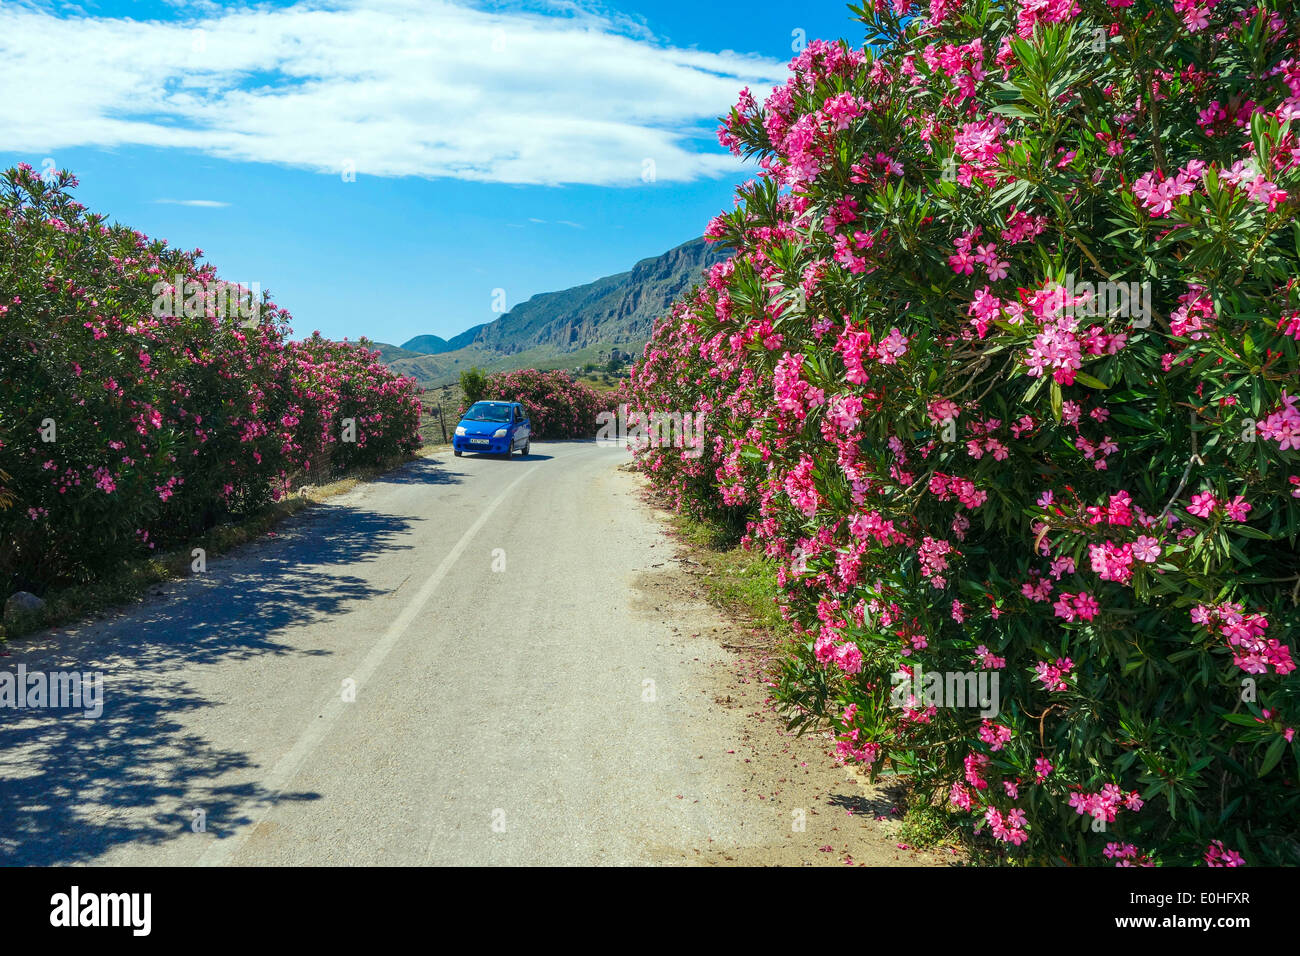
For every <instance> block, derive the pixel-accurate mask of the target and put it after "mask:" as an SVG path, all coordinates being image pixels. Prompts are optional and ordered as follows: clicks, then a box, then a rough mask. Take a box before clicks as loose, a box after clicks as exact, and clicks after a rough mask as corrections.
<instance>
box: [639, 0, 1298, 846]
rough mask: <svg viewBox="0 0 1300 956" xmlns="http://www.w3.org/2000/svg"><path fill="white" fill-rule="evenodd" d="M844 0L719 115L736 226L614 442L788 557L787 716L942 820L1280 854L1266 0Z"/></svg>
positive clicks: (1282, 229)
mask: <svg viewBox="0 0 1300 956" xmlns="http://www.w3.org/2000/svg"><path fill="white" fill-rule="evenodd" d="M857 12H858V14H859V16H860V19H861V22H862V24H863V25H864V26H865V28H866V39H867V45H865V46H863V47H853V46H850V45H849V44H847V43H845V42H843V41H841V42H837V43H824V42H815V43H812V44H810V45H809V46H808V47H807V48H806V49H805V50H804V51H802V52H801V53H800V54H799V55H798V56H797V57H796V58H795V59H794V61H793V62H792V64H791V76H790V78H789V81H788V82H787V83H785V84H784V85H783V86H781V87H779V88H777V89H776V90H775V91H774V92H772V93H771V95H770V96H768V97H767V98H766V99H765V101H764V102H762V103H761V104H760V103H759V102H757V101H756V100H755V98H754V97H752V96H751V95H750V94H749V93H748V91H745V92H743V93H742V94H741V97H740V100H739V102H738V104H737V105H736V107H735V108H734V109H733V110H732V112H731V113H730V115H729V116H728V117H727V118H726V119H725V120H724V123H723V127H722V129H721V130H720V134H719V135H720V139H721V140H722V142H723V143H724V145H727V146H728V147H730V148H731V149H732V150H733V152H735V153H736V154H738V155H743V156H747V157H751V158H754V159H757V160H758V162H759V164H760V166H761V174H760V175H759V176H758V177H757V179H756V180H755V181H752V182H749V183H746V184H745V185H744V186H742V187H741V188H740V189H739V190H738V193H737V203H736V208H735V209H734V210H733V211H730V212H727V213H725V214H722V215H720V216H718V217H717V218H716V219H715V220H714V221H713V222H712V223H711V224H710V226H709V228H708V230H707V233H706V234H707V235H708V236H710V237H711V238H713V239H715V240H716V241H719V242H722V243H725V244H727V245H728V246H729V247H730V248H732V249H733V250H734V255H733V256H732V258H730V259H729V260H728V261H726V262H725V263H722V264H719V265H717V266H714V267H713V268H712V270H711V271H710V273H709V276H708V282H707V284H706V285H705V286H703V287H701V288H698V289H696V290H693V291H692V292H691V294H690V295H688V296H686V297H685V298H684V299H683V300H682V301H681V302H679V303H678V304H677V306H676V307H675V308H674V309H673V311H672V313H671V314H670V315H668V316H666V317H665V318H664V319H662V320H661V322H660V323H659V324H658V325H657V327H656V330H655V334H654V338H653V339H652V341H651V342H650V343H649V344H648V345H647V346H646V350H645V353H644V355H643V357H642V359H641V361H640V362H639V363H638V365H637V367H636V369H635V371H634V380H633V394H634V398H633V401H634V403H636V404H638V405H639V406H640V407H642V408H644V409H646V410H656V409H658V410H665V411H676V412H679V413H683V414H684V413H688V412H691V411H702V412H704V413H705V433H706V435H707V437H708V441H707V447H706V450H705V454H704V455H703V456H700V457H698V458H691V457H689V456H688V455H686V454H685V453H684V451H683V450H682V449H679V448H666V447H658V448H647V449H644V450H643V451H642V452H641V453H640V458H639V460H640V464H641V466H642V467H643V468H644V469H645V470H646V471H647V472H648V473H649V474H651V475H652V476H653V478H654V480H655V481H656V482H657V483H658V484H659V486H660V487H661V488H662V489H663V490H664V491H665V492H666V493H667V494H669V495H670V496H672V497H673V498H675V499H676V501H677V502H678V504H679V507H682V508H683V509H686V510H691V511H692V512H695V513H697V514H702V515H705V516H708V515H714V516H716V515H719V514H723V515H725V514H733V515H734V514H735V513H736V512H737V511H739V512H740V513H741V514H742V515H743V516H744V517H745V518H747V520H748V534H747V539H746V540H747V543H748V544H749V545H750V546H752V547H757V548H762V549H764V550H765V551H766V553H767V554H769V555H771V556H773V557H775V558H777V559H779V560H780V561H781V562H782V568H781V572H780V589H781V595H780V602H781V607H782V613H783V614H784V615H785V616H786V617H787V618H788V619H789V620H790V621H791V623H792V625H793V626H794V627H795V628H796V630H797V632H798V633H799V634H800V635H801V636H802V643H801V644H800V645H799V648H798V650H797V652H795V653H792V654H791V655H790V656H789V657H788V658H786V659H784V660H783V661H782V662H781V665H780V668H779V673H778V674H777V676H776V678H775V682H776V693H777V697H778V699H779V701H780V702H781V703H782V704H783V705H784V706H785V707H786V708H788V710H789V711H790V713H791V715H792V716H791V723H792V726H795V727H800V728H812V727H824V728H829V729H830V730H831V731H832V732H833V733H834V735H835V738H836V740H837V747H838V751H839V754H840V756H841V757H842V759H844V760H846V761H852V762H855V763H858V764H861V765H864V766H866V767H869V768H870V770H871V771H872V773H882V772H883V773H900V774H905V775H907V776H908V777H909V778H910V779H911V780H912V781H913V782H914V784H915V785H916V787H917V789H918V791H919V792H920V793H922V794H927V795H930V796H931V797H932V798H933V799H934V800H935V801H936V802H941V803H942V804H943V805H944V806H945V807H946V808H947V810H948V811H949V812H951V813H952V814H953V815H954V816H955V818H956V819H958V820H961V821H963V823H964V825H965V826H966V827H967V828H968V829H969V831H970V835H971V839H972V845H973V846H975V847H980V848H984V849H985V850H986V851H987V852H989V853H991V854H993V855H994V856H996V857H999V858H1003V859H1006V860H1009V861H1024V862H1035V863H1043V862H1064V863H1070V864H1098V863H1109V862H1113V863H1116V864H1119V865H1140V864H1157V865H1159V864H1165V865H1187V864H1195V863H1201V862H1204V863H1208V864H1209V865H1216V866H1217V865H1239V864H1241V863H1243V862H1252V863H1296V862H1300V852H1298V849H1297V846H1298V844H1297V830H1298V829H1300V824H1298V823H1297V821H1300V794H1298V792H1297V776H1298V771H1297V760H1298V758H1300V742H1297V741H1295V740H1294V728H1295V727H1296V726H1297V724H1300V700H1298V699H1297V678H1296V675H1295V664H1294V662H1293V659H1292V647H1291V643H1292V637H1291V635H1292V634H1294V633H1295V628H1296V626H1297V624H1300V610H1298V609H1297V604H1298V602H1300V561H1298V560H1297V552H1296V534H1297V530H1300V502H1297V500H1296V499H1297V497H1300V464H1298V462H1300V455H1298V450H1300V408H1297V407H1296V401H1297V396H1298V395H1300V391H1298V389H1300V382H1297V355H1298V349H1300V341H1298V340H1300V288H1297V266H1298V265H1300V226H1297V223H1296V210H1297V193H1298V192H1300V171H1298V167H1300V144H1298V143H1297V139H1296V135H1295V132H1294V131H1293V130H1292V129H1291V126H1290V124H1291V122H1292V121H1294V120H1295V119H1297V118H1300V53H1298V52H1297V33H1296V22H1295V18H1294V11H1293V10H1292V7H1291V5H1290V4H1289V3H1285V4H1283V3H1269V2H1263V3H1237V2H1227V0H1221V2H1213V0H1174V2H1173V3H1169V2H1168V0H1131V2H1130V0H1077V2H1076V0H1022V2H1014V0H1012V2H1007V0H965V2H962V0H931V2H930V3H928V4H926V5H921V4H917V3H913V2H910V0H875V2H874V3H867V4H866V5H865V6H863V7H861V8H858V10H857ZM927 675H928V677H927ZM935 675H938V677H939V678H940V680H939V682H938V683H936V682H935V681H934V678H935ZM945 675H951V677H953V678H955V680H953V679H945ZM967 675H969V677H970V678H971V681H972V683H973V684H974V683H975V682H977V681H978V680H979V679H980V678H981V677H982V678H984V679H985V680H988V683H987V684H985V685H984V686H985V687H986V688H988V687H992V686H994V685H993V684H992V681H991V680H989V678H992V677H993V676H995V675H996V677H997V678H998V682H997V684H996V687H997V692H996V693H995V694H993V695H991V699H990V700H986V701H982V702H977V701H975V700H970V699H966V700H962V699H961V698H960V697H959V696H958V695H956V694H955V693H954V691H956V690H961V689H964V688H965V687H966V686H967V685H966V684H964V683H963V681H964V680H965V677H966V676H967ZM914 679H915V680H914ZM981 704H992V705H993V706H981Z"/></svg>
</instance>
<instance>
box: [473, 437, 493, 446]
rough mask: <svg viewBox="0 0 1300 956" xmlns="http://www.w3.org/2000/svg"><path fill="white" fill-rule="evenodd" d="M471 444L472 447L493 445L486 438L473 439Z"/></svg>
mask: <svg viewBox="0 0 1300 956" xmlns="http://www.w3.org/2000/svg"><path fill="white" fill-rule="evenodd" d="M469 443H470V444H471V445H490V444H492V443H491V442H490V441H488V440H487V439H486V438H471V439H470V440H469Z"/></svg>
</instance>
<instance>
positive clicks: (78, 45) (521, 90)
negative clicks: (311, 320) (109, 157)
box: [0, 0, 784, 185]
mask: <svg viewBox="0 0 1300 956" xmlns="http://www.w3.org/2000/svg"><path fill="white" fill-rule="evenodd" d="M561 9H564V8H561ZM565 13H566V14H567V15H565V16H545V15H542V14H536V13H526V12H518V11H516V12H504V13H503V12H490V11H486V10H480V9H475V8H472V7H468V6H464V5H460V4H456V3H452V2H448V0H335V2H323V0H302V2H299V3H296V4H294V5H292V6H289V7H281V8H267V7H249V8H241V9H229V10H223V11H221V12H219V13H212V14H210V15H208V16H205V17H203V18H201V19H194V20H183V21H166V22H161V21H150V22H139V21H132V20H125V19H104V18H77V19H67V18H59V17H55V16H52V15H50V14H48V13H44V12H39V11H36V10H33V9H21V8H15V7H12V6H10V7H7V8H0V89H5V90H9V91H11V94H12V93H13V92H15V91H19V90H25V91H27V92H26V94H25V95H9V96H5V97H3V98H0V130H3V131H4V132H3V134H0V135H2V136H3V145H4V146H5V147H6V148H7V149H10V150H13V151H30V152H33V153H40V154H42V155H47V154H49V153H51V152H53V151H55V150H57V149H60V148H64V147H74V146H99V147H121V146H131V145H142V146H156V147H173V148H184V149H191V150H198V151H200V152H203V153H206V154H209V155H212V156H216V157H220V158H223V159H230V160H235V161H247V162H263V163H273V164H278V165H284V166H293V167H299V168H307V169H312V170H317V171H319V172H322V173H332V174H334V175H338V174H339V173H340V172H341V171H342V170H343V169H344V167H345V164H346V163H348V162H351V163H354V164H355V169H356V172H357V175H358V176H365V175H369V176H426V177H440V176H450V177H456V178H460V179H472V180H482V181H489V182H505V183H541V184H562V183H590V184H627V185H633V184H637V183H640V181H641V179H640V177H641V172H642V169H643V166H642V164H643V161H644V160H645V159H653V160H654V164H655V172H656V178H657V179H659V180H664V181H685V180H693V179H698V178H700V177H703V176H712V175H718V174H721V173H723V172H727V171H730V170H734V169H736V168H738V161H737V160H735V159H734V158H733V157H731V156H729V155H727V154H723V153H718V152H716V151H713V150H712V148H711V147H709V148H708V150H709V151H702V150H703V149H704V148H703V147H701V146H700V143H699V140H698V136H699V132H700V129H701V124H707V130H708V133H709V139H710V140H712V135H711V134H712V126H713V123H712V120H713V118H714V117H716V116H718V115H721V114H723V113H725V112H726V111H727V109H728V108H729V107H730V106H731V104H732V103H734V102H735V99H736V94H737V92H738V91H739V89H740V87H742V86H746V85H748V86H749V87H750V88H751V89H752V90H753V91H754V92H755V94H756V95H761V94H763V93H765V92H766V91H767V90H768V89H769V88H770V87H771V85H772V84H773V83H776V82H780V81H781V80H782V79H783V77H784V67H783V66H782V65H781V64H779V63H777V62H775V61H771V60H766V59H763V58H759V57H755V56H749V55H744V54H738V53H732V52H724V53H709V52H703V51H699V50H689V49H677V48H673V47H669V46H666V45H663V44H661V43H658V42H656V41H655V40H654V39H653V38H651V37H648V36H647V35H646V33H645V31H644V29H641V28H638V27H637V26H636V25H635V24H631V23H630V22H628V21H625V20H623V19H611V18H609V17H602V16H597V15H594V14H591V13H587V12H583V11H581V10H579V9H577V8H570V9H565Z"/></svg>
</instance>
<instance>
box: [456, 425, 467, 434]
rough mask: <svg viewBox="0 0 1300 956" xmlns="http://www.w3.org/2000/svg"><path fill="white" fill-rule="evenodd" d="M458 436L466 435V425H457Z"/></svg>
mask: <svg viewBox="0 0 1300 956" xmlns="http://www.w3.org/2000/svg"><path fill="white" fill-rule="evenodd" d="M456 434H457V435H464V434H465V426H464V425H457V426H456Z"/></svg>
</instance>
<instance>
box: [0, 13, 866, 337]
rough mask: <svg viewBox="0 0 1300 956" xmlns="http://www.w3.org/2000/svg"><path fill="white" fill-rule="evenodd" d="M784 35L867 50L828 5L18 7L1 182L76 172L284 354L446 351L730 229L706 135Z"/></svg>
mask: <svg viewBox="0 0 1300 956" xmlns="http://www.w3.org/2000/svg"><path fill="white" fill-rule="evenodd" d="M797 30H799V31H803V33H802V35H803V36H806V37H807V38H808V39H812V38H816V37H821V38H827V39H831V38H835V37H839V36H846V37H848V38H849V39H850V40H852V41H853V42H855V43H860V42H861V34H860V31H859V30H858V29H857V24H856V23H855V22H854V21H852V20H851V19H850V16H849V14H848V11H847V7H846V6H845V5H844V4H842V3H840V2H824V3H810V4H805V5H803V6H802V7H801V8H800V9H798V10H795V9H794V8H793V5H785V4H781V5H776V4H770V5H764V4H754V3H752V2H749V3H740V2H730V0H709V2H678V0H671V2H668V0H658V2H641V0H637V2H626V0H624V2H618V3H617V4H615V5H595V4H591V3H586V2H582V3H573V2H567V0H562V2H549V0H548V2H534V3H508V4H503V3H452V2H447V0H331V2H287V0H284V2H276V3H263V4H253V5H250V4H243V3H210V2H200V3H184V4H183V3H168V2H157V0H154V2H140V3H130V2H126V3H123V2H113V3H93V2H85V3H80V4H70V3H61V2H49V3H47V2H21V0H20V2H13V0H7V2H5V3H4V4H3V5H0V89H4V90H6V91H7V92H8V94H9V95H7V96H6V97H4V98H2V99H0V163H2V164H3V165H4V166H10V165H13V164H14V163H17V162H29V163H31V164H32V165H33V166H35V167H36V168H38V169H40V168H41V167H42V166H43V165H48V162H47V161H53V163H54V164H55V165H57V166H58V167H59V168H67V169H71V170H72V171H73V172H75V173H76V174H77V175H78V176H79V177H80V179H81V186H80V188H79V190H78V191H77V195H78V198H79V199H80V200H81V201H82V202H84V203H86V204H87V205H88V206H90V207H91V208H92V209H94V210H96V211H99V212H105V213H107V214H109V216H110V217H112V218H114V219H117V220H119V221H121V222H123V223H126V224H128V225H130V226H132V227H134V228H137V229H140V230H142V231H144V232H146V233H148V234H149V235H152V236H160V237H165V238H167V239H168V240H170V241H171V243H172V244H173V245H174V246H179V247H182V248H187V249H189V248H194V247H199V248H201V249H203V250H204V253H205V255H206V257H207V258H208V259H209V260H210V261H212V262H214V263H215V264H216V265H217V267H218V270H219V272H220V274H221V275H222V276H223V277H224V278H227V279H230V280H233V281H241V282H248V283H253V282H256V283H258V284H259V285H260V286H261V287H262V288H266V289H270V290H271V291H272V293H273V295H274V297H275V300H276V301H277V302H278V303H279V304H280V305H283V306H285V307H286V308H288V309H289V310H290V311H291V312H292V313H293V316H294V321H293V326H294V330H295V333H296V334H299V335H302V334H307V333H309V332H311V331H312V330H314V329H319V330H320V331H321V332H323V333H324V334H326V335H329V336H332V337H336V338H343V337H345V336H347V337H351V338H356V337H358V336H360V335H366V336H369V337H371V338H373V339H376V340H378V341H387V342H395V343H400V342H403V341H405V340H407V339H408V338H410V337H412V336H414V335H417V334H422V333H434V334H438V335H443V336H450V335H454V334H455V333H457V332H460V331H462V330H464V329H466V328H468V327H469V326H471V325H474V324H477V323H479V322H484V321H488V320H490V319H492V318H493V312H492V308H491V306H492V301H493V294H494V290H497V289H502V290H504V293H505V302H506V306H507V308H509V307H511V306H513V305H515V304H517V303H519V302H521V301H523V300H524V299H527V298H528V297H529V296H531V295H533V294H535V293H537V292H546V291H551V290H554V289H562V288H567V287H569V286H572V285H577V284H579V283H582V282H587V281H590V280H592V279H595V278H597V277H599V276H602V275H608V274H610V273H613V272H619V271H622V270H624V269H627V268H629V267H630V266H631V265H632V264H633V263H634V262H636V261H637V260H638V259H642V258H645V257H647V256H653V255H657V254H659V253H661V252H664V251H665V250H667V249H669V248H671V247H672V246H674V245H677V244H678V243H681V242H684V241H686V240H688V239H690V238H692V237H693V236H696V235H699V234H700V233H701V232H702V231H703V228H704V226H705V224H706V223H707V221H708V219H709V218H710V217H711V216H713V215H714V214H715V213H716V212H718V211H719V210H721V209H725V208H730V207H731V205H732V202H731V193H732V189H733V188H734V186H735V184H736V183H738V182H740V181H742V180H743V179H745V178H748V175H749V174H747V173H746V172H745V170H744V169H743V168H742V167H740V166H739V165H738V163H737V162H736V161H734V160H733V159H731V157H729V155H728V154H727V153H726V152H725V151H723V150H722V149H721V148H720V147H719V146H718V145H717V141H716V139H715V137H714V129H715V125H716V124H715V122H714V117H716V116H717V115H719V114H721V113H723V112H725V111H726V109H727V108H728V107H730V105H731V104H732V103H733V102H734V101H735V96H736V93H737V92H738V91H739V89H740V87H741V86H745V85H748V86H750V87H751V89H753V90H754V91H755V92H756V93H760V92H766V89H767V88H769V87H770V86H771V85H772V84H774V83H778V82H781V81H783V79H784V76H785V64H786V63H787V62H788V60H789V59H790V57H791V55H792V44H793V43H794V41H795V39H796V34H795V31H797ZM647 160H649V161H651V162H652V163H653V167H651V166H649V165H648V164H647ZM348 169H355V172H356V175H355V181H345V180H346V176H345V171H346V170H348ZM647 180H649V181H647Z"/></svg>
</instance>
